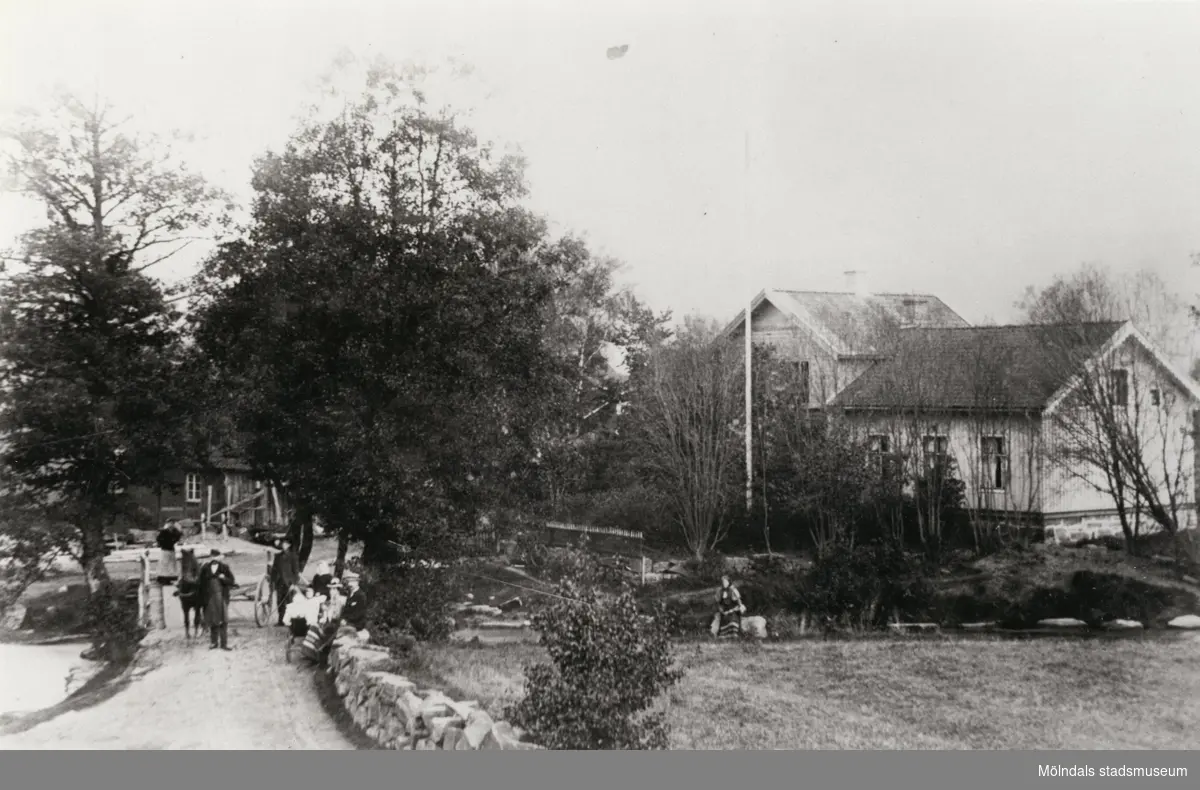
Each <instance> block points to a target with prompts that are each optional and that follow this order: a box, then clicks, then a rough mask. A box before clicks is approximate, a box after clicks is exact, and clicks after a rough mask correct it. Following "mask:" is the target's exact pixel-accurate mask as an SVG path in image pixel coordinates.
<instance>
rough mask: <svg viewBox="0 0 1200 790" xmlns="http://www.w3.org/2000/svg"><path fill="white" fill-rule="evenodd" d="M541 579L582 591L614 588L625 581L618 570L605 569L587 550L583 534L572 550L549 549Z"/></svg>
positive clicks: (541, 570) (586, 541) (543, 564)
mask: <svg viewBox="0 0 1200 790" xmlns="http://www.w3.org/2000/svg"><path fill="white" fill-rule="evenodd" d="M540 576H541V577H542V578H543V579H545V580H547V581H550V582H555V583H557V582H562V581H569V582H573V583H574V584H578V585H581V586H584V587H589V586H593V585H610V586H617V585H620V584H621V583H622V582H623V581H624V577H623V576H622V574H621V572H620V571H619V570H617V569H616V568H613V567H610V566H609V565H607V564H606V563H605V562H604V561H603V560H602V559H601V558H600V556H599V555H598V554H596V553H595V552H593V551H592V550H591V548H589V542H588V536H587V535H586V534H584V535H581V536H580V538H579V541H578V542H577V543H576V544H575V545H574V546H565V547H561V548H554V549H549V551H548V554H547V557H546V560H545V561H544V562H543V563H542V567H541V569H540Z"/></svg>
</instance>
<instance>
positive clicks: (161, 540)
mask: <svg viewBox="0 0 1200 790" xmlns="http://www.w3.org/2000/svg"><path fill="white" fill-rule="evenodd" d="M181 540H183V530H181V529H180V528H179V527H178V526H176V525H175V522H174V521H168V522H167V523H166V524H165V525H164V526H163V528H162V529H160V530H159V531H158V537H157V538H156V542H157V543H158V548H159V552H158V583H159V584H174V583H175V580H176V579H178V578H179V563H178V561H177V560H176V559H175V547H176V546H177V545H178V544H179V541H181Z"/></svg>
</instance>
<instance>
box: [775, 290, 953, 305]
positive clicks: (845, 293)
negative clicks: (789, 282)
mask: <svg viewBox="0 0 1200 790" xmlns="http://www.w3.org/2000/svg"><path fill="white" fill-rule="evenodd" d="M770 290H772V291H778V292H779V293H781V294H821V295H826V296H828V295H833V296H859V295H860V294H858V293H857V292H855V291H813V290H803V289H799V288H772V289H770ZM862 295H863V296H922V297H925V298H926V299H937V300H938V301H939V302H941V301H942V298H941V297H940V296H938V295H937V294H932V293H896V292H894V291H872V292H871V293H868V294H862ZM943 304H945V302H943Z"/></svg>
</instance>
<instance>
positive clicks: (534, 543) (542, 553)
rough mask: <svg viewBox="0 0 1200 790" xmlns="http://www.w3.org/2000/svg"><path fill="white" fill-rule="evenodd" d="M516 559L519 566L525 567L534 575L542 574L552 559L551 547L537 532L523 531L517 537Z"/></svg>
mask: <svg viewBox="0 0 1200 790" xmlns="http://www.w3.org/2000/svg"><path fill="white" fill-rule="evenodd" d="M515 542H516V544H517V546H516V557H515V558H514V559H515V560H516V562H517V564H519V565H524V566H525V567H526V568H528V569H529V570H530V571H532V572H533V573H538V572H540V571H541V570H542V569H543V568H545V566H546V562H547V561H548V560H549V559H550V547H549V546H547V545H546V541H545V540H544V539H543V538H542V536H541V535H539V534H538V533H537V532H536V531H533V532H531V531H522V532H518V533H517V537H516V541H515Z"/></svg>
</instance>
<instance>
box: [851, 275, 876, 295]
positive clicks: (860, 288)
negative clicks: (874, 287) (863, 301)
mask: <svg viewBox="0 0 1200 790" xmlns="http://www.w3.org/2000/svg"><path fill="white" fill-rule="evenodd" d="M846 290H847V291H849V292H850V293H852V294H855V295H856V296H868V295H870V293H871V290H870V289H869V288H868V287H867V273H866V272H865V271H862V270H861V269H851V270H850V271H848V272H846Z"/></svg>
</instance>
